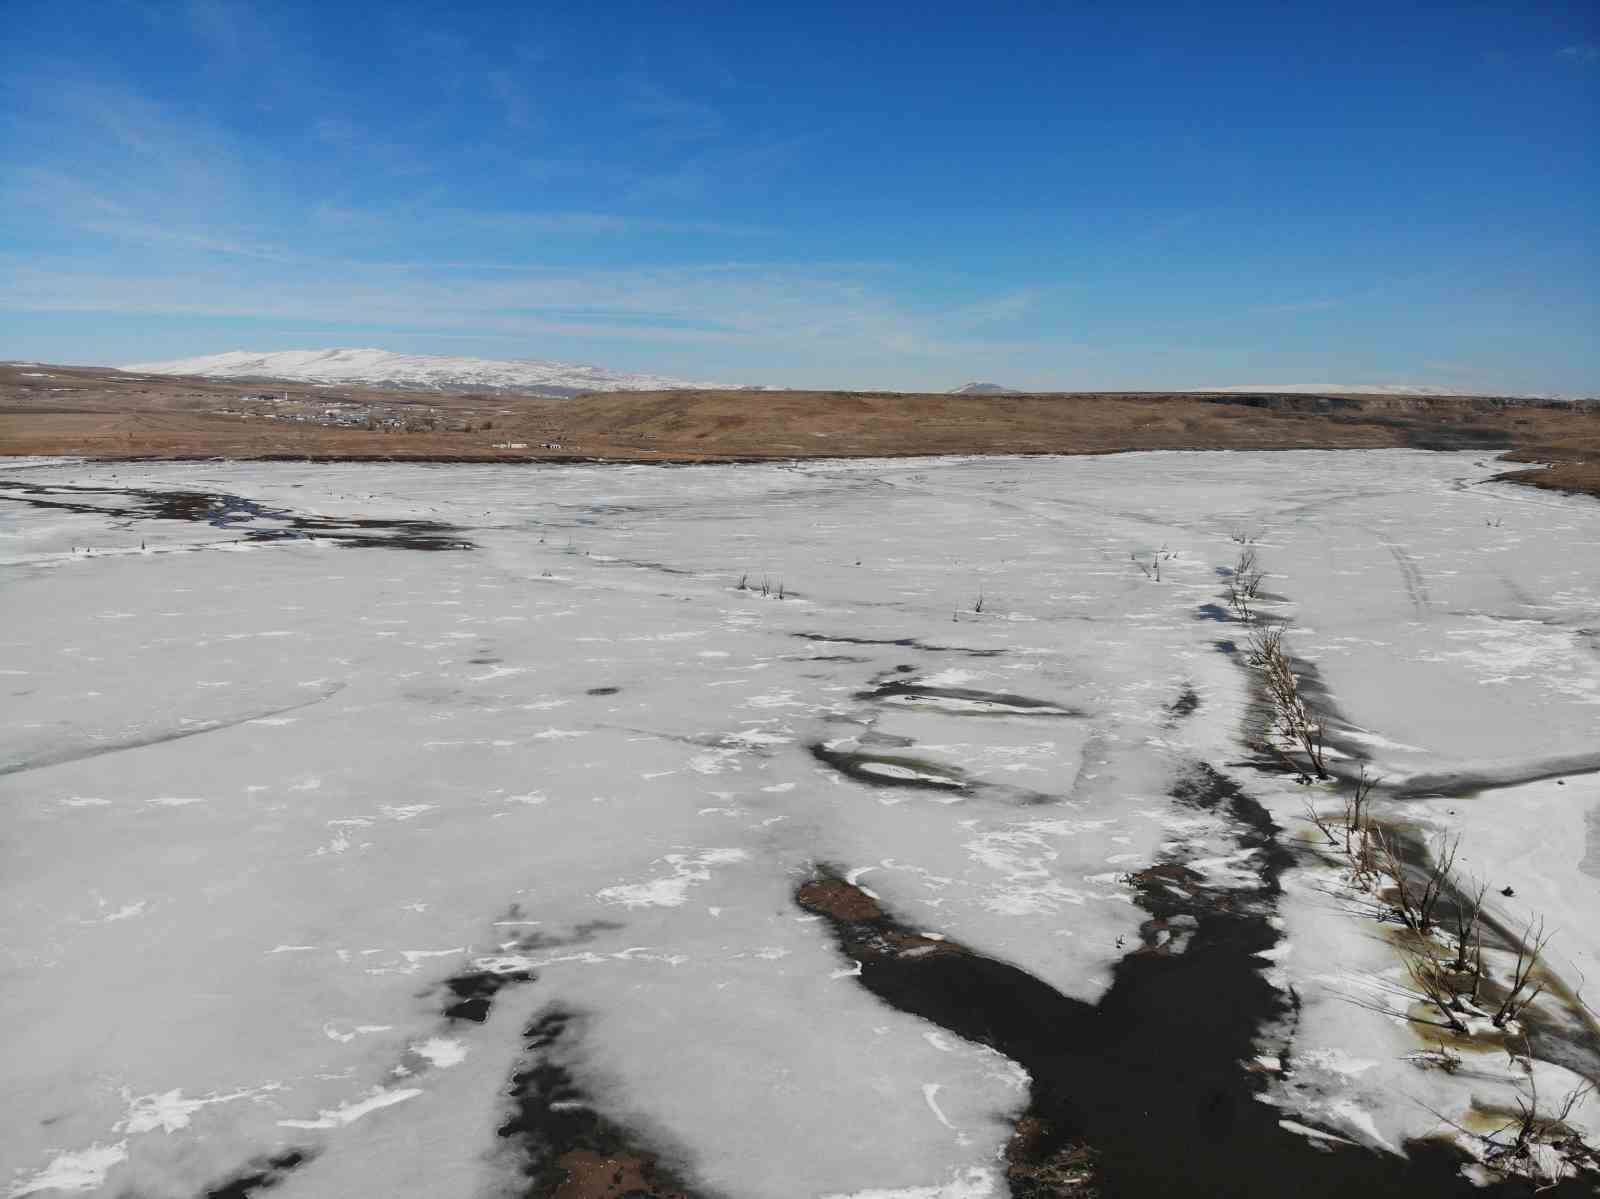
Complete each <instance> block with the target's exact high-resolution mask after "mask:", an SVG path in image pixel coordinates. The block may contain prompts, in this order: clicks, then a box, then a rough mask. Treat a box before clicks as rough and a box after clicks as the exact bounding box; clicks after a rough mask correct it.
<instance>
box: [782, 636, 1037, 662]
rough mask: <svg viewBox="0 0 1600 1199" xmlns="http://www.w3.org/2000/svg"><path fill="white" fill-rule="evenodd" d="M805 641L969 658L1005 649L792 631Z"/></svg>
mask: <svg viewBox="0 0 1600 1199" xmlns="http://www.w3.org/2000/svg"><path fill="white" fill-rule="evenodd" d="M789 636H791V637H799V638H800V639H802V640H804V641H821V642H824V643H826V644H829V645H897V646H900V647H901V648H902V649H920V650H923V651H924V652H926V653H930V654H966V655H967V656H968V657H969V658H998V657H999V656H1000V655H1001V654H1003V653H1005V650H1003V649H974V648H972V647H971V646H965V645H929V644H928V643H927V642H925V641H923V640H921V639H920V638H917V637H843V636H837V635H834V634H829V633H790V634H789Z"/></svg>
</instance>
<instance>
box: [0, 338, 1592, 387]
mask: <svg viewBox="0 0 1600 1199" xmlns="http://www.w3.org/2000/svg"><path fill="white" fill-rule="evenodd" d="M352 352H354V353H378V354H392V355H395V356H397V357H404V358H420V359H436V360H439V361H460V362H475V363H482V364H485V365H505V366H514V365H516V366H521V365H527V366H545V367H562V368H572V369H578V370H599V371H603V372H606V373H608V374H618V375H628V374H633V375H644V376H650V375H661V374H662V372H657V371H639V372H620V371H613V370H611V368H608V367H606V366H605V364H603V363H593V362H566V361H563V360H561V359H556V358H550V357H544V356H538V355H529V356H523V357H517V358H484V357H481V356H477V355H454V354H437V355H435V354H402V353H400V352H398V351H390V350H385V349H383V348H382V347H379V346H300V347H295V348H294V349H292V350H278V351H256V350H248V349H238V350H224V351H218V352H216V353H211V354H193V355H185V356H183V357H180V358H172V359H159V360H150V361H145V362H65V361H47V360H44V359H37V358H4V359H0V363H3V364H5V365H12V366H51V367H58V368H67V369H71V368H83V369H104V370H119V371H132V372H137V371H150V372H151V373H167V374H174V375H176V373H177V372H175V371H171V370H163V369H160V368H170V367H175V366H179V365H184V364H189V363H200V362H204V361H205V360H208V359H216V358H224V357H229V356H235V355H247V356H250V357H265V356H268V355H272V354H287V353H301V354H331V353H352ZM185 373H193V374H196V375H200V376H209V377H213V378H217V379H219V380H226V379H230V378H231V379H241V380H242V379H251V378H259V379H263V380H274V379H276V380H281V381H285V382H291V383H293V382H301V383H304V382H306V381H309V380H308V379H296V377H295V376H294V375H293V374H287V375H273V374H271V373H262V374H247V373H231V372H230V373H214V372H208V371H205V370H196V371H194V372H185ZM347 381H349V382H378V381H387V382H392V383H396V384H398V385H400V386H404V383H403V381H402V380H400V379H388V380H383V378H382V376H381V375H355V376H349V377H348V380H347ZM663 382H664V383H666V384H667V385H668V387H669V389H676V388H698V389H723V390H730V391H751V392H756V393H760V392H779V391H824V392H845V391H865V392H882V393H888V394H897V393H898V394H930V395H949V394H955V393H958V392H960V391H962V390H964V389H966V388H969V387H971V388H985V389H986V388H991V387H993V388H998V389H999V390H1000V391H1001V392H1010V393H1013V394H1019V395H1030V394H1055V393H1059V394H1067V395H1072V394H1085V395H1088V394H1096V393H1107V394H1114V393H1138V392H1152V393H1160V392H1201V393H1235V394H1245V395H1248V394H1272V393H1281V394H1318V393H1327V394H1349V395H1363V394H1364V395H1377V396H1381V395H1396V396H1404V395H1418V396H1427V395H1430V394H1432V395H1441V396H1462V397H1485V398H1507V399H1556V400H1593V399H1597V398H1600V397H1597V396H1589V395H1580V394H1560V393H1553V392H1536V391H1448V390H1445V389H1443V388H1441V387H1438V386H1435V385H1429V384H1425V383H1413V382H1404V381H1393V382H1389V383H1385V384H1371V383H1366V384H1357V383H1348V382H1338V381H1332V382H1290V383H1231V384H1217V383H1203V384H1184V385H1179V386H1117V387H1111V386H1099V385H1093V384H1089V385H1085V384H1077V385H1062V384H1056V385H1050V386H1043V387H1033V388H1023V387H1013V386H1011V385H1009V384H1008V383H1006V382H1005V381H1004V380H996V379H979V378H966V379H963V380H962V381H961V382H959V383H954V384H951V385H950V386H948V387H939V386H935V387H893V386H871V387H863V386H856V385H853V384H849V383H834V384H823V385H811V386H792V387H791V386H784V385H781V384H773V383H764V382H762V381H760V380H742V381H735V380H709V379H707V380H687V379H674V378H671V377H670V376H663ZM460 386H461V387H462V388H463V389H467V390H470V389H471V388H472V386H474V384H472V383H470V382H463V383H462V384H461V385H460ZM478 386H481V384H478ZM974 394H983V392H981V391H978V392H974Z"/></svg>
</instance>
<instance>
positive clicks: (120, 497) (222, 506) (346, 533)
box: [0, 479, 475, 550]
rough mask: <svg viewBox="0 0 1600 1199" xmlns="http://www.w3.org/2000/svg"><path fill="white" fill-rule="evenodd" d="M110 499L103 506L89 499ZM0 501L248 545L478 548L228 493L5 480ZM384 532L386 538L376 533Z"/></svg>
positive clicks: (426, 525) (430, 524)
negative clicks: (205, 529) (194, 529)
mask: <svg viewBox="0 0 1600 1199" xmlns="http://www.w3.org/2000/svg"><path fill="white" fill-rule="evenodd" d="M88 496H102V497H107V498H106V499H105V500H104V501H103V502H99V503H94V502H90V501H89V500H88V499H87V498H62V497H88ZM0 499H4V500H12V501H14V502H16V503H23V504H29V505H31V506H33V507H37V508H55V509H63V510H66V511H71V512H81V513H85V514H88V515H94V516H106V517H112V518H115V519H118V520H124V521H134V520H176V521H190V522H204V523H206V524H209V525H211V526H213V527H214V528H219V529H238V530H239V531H240V532H241V533H243V535H244V539H245V540H246V541H252V542H267V541H304V540H308V539H311V538H318V539H320V540H326V541H333V542H337V543H338V544H340V545H344V546H351V547H357V548H359V547H364V546H377V547H380V548H388V549H412V550H464V549H473V548H475V547H474V545H473V543H472V542H470V541H467V540H465V539H464V538H463V537H461V536H460V533H461V530H460V529H459V528H457V527H456V526H455V525H450V524H445V523H443V522H441V521H429V520H404V519H394V520H389V519H384V518H380V517H331V516H306V515H301V514H299V513H295V512H291V511H289V510H288V509H284V508H269V507H267V506H265V505H263V504H259V503H257V502H256V501H255V500H251V499H247V498H245V497H243V496H237V495H229V494H227V493H223V492H201V491H157V490H154V489H151V488H133V487H129V488H114V487H80V486H73V485H69V484H38V483H19V482H17V481H15V480H11V479H7V480H0ZM375 534H382V535H375Z"/></svg>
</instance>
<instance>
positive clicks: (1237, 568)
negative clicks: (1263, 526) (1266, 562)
mask: <svg viewBox="0 0 1600 1199" xmlns="http://www.w3.org/2000/svg"><path fill="white" fill-rule="evenodd" d="M1235 540H1237V536H1236V537H1235ZM1265 577H1266V574H1265V572H1264V571H1262V569H1261V567H1260V565H1259V564H1258V562H1257V561H1256V551H1255V547H1254V546H1252V545H1246V546H1245V547H1244V548H1243V549H1242V550H1240V551H1239V559H1238V561H1237V562H1235V563H1234V566H1233V573H1232V574H1231V575H1229V577H1228V603H1229V605H1230V606H1231V607H1232V608H1233V610H1234V612H1235V614H1237V615H1238V617H1239V619H1240V620H1242V621H1244V622H1246V623H1247V624H1248V623H1249V622H1250V621H1252V620H1253V619H1255V602H1256V598H1257V597H1258V596H1259V595H1260V594H1261V583H1262V580H1263V579H1264V578H1265Z"/></svg>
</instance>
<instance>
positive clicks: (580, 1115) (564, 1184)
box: [499, 1007, 711, 1199]
mask: <svg viewBox="0 0 1600 1199" xmlns="http://www.w3.org/2000/svg"><path fill="white" fill-rule="evenodd" d="M577 1022H578V1017H577V1015H576V1014H575V1013H573V1012H571V1011H568V1010H566V1009H565V1008H561V1007H551V1008H548V1009H546V1010H545V1011H544V1012H543V1013H542V1014H540V1015H539V1016H538V1017H537V1018H536V1019H535V1020H534V1021H533V1023H532V1024H530V1025H529V1026H528V1028H527V1031H526V1032H525V1033H524V1037H525V1038H526V1047H527V1053H526V1057H525V1059H524V1061H523V1062H522V1064H521V1067H520V1068H519V1069H518V1070H517V1072H516V1073H515V1074H513V1075H512V1077H511V1087H510V1097H511V1103H512V1111H511V1114H510V1115H509V1116H508V1117H507V1119H506V1120H505V1122H504V1123H503V1124H501V1125H500V1128H499V1133H500V1136H501V1137H503V1138H505V1139H506V1140H507V1141H508V1142H511V1143H512V1144H513V1145H515V1147H516V1149H517V1151H518V1153H519V1155H520V1156H521V1159H522V1161H521V1170H522V1173H523V1176H524V1178H523V1181H522V1183H521V1184H520V1185H519V1186H518V1188H517V1190H516V1192H515V1193H516V1194H517V1195H518V1196H519V1197H522V1199H697V1197H699V1196H704V1197H705V1199H711V1196H710V1195H709V1194H708V1193H707V1192H704V1191H692V1190H690V1189H689V1187H688V1186H687V1184H686V1183H685V1182H684V1181H683V1179H682V1177H681V1175H680V1173H679V1170H678V1169H677V1168H676V1167H675V1166H674V1165H673V1164H671V1163H669V1162H668V1161H666V1160H665V1158H664V1156H663V1155H662V1154H661V1153H659V1152H657V1151H654V1150H652V1149H650V1148H647V1147H646V1146H645V1145H644V1144H643V1143H642V1139H641V1138H640V1137H638V1136H636V1135H635V1134H634V1133H632V1132H630V1131H629V1130H627V1129H625V1128H623V1127H622V1126H621V1125H619V1124H617V1123H616V1122H614V1121H612V1120H610V1119H608V1118H607V1117H605V1116H603V1115H601V1114H600V1113H599V1112H598V1111H596V1110H595V1108H594V1107H593V1106H591V1103H590V1100H589V1098H588V1096H586V1095H585V1094H584V1092H583V1090H582V1088H580V1087H579V1086H578V1085H577V1083H576V1081H575V1080H574V1079H573V1076H572V1073H571V1071H570V1070H569V1069H568V1068H567V1067H566V1066H565V1065H564V1064H563V1063H562V1060H561V1059H562V1057H563V1056H565V1054H566V1053H567V1052H569V1051H570V1046H569V1045H567V1044H565V1042H566V1041H568V1040H570V1039H571V1037H572V1036H573V1035H574V1033H575V1031H576V1030H575V1029H574V1027H573V1026H574V1024H575V1023H577Z"/></svg>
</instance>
